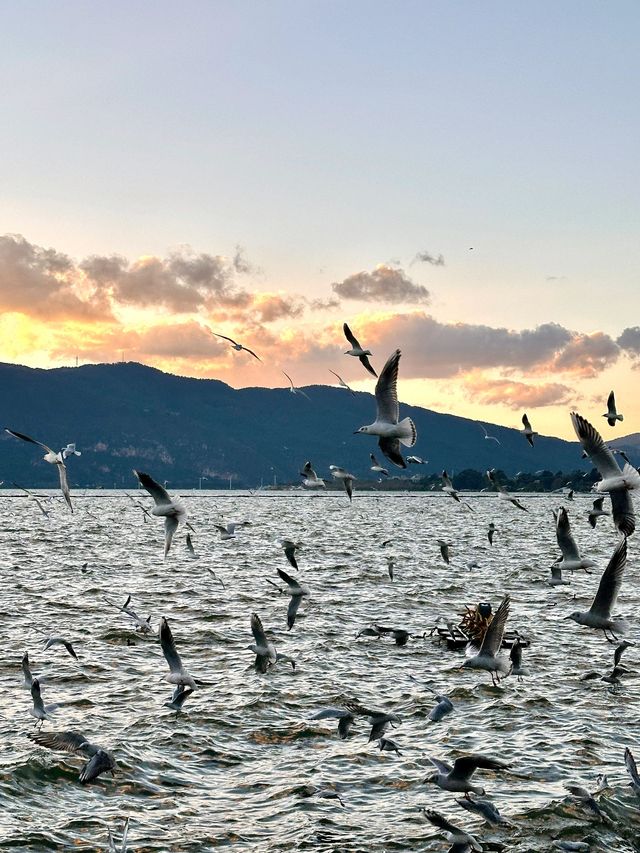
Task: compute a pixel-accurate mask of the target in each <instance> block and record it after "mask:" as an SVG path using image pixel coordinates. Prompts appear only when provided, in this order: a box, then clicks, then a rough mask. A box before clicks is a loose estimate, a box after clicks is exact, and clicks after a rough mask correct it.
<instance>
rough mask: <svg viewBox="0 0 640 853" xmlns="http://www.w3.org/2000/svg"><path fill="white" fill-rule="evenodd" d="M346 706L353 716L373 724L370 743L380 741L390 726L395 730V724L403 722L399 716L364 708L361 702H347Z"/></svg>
mask: <svg viewBox="0 0 640 853" xmlns="http://www.w3.org/2000/svg"><path fill="white" fill-rule="evenodd" d="M344 706H345V708H346V709H347V710H348V711H351V713H352V714H355V715H357V716H362V717H368V718H369V723H370V724H371V732H370V733H369V743H371V742H372V741H374V740H379V739H380V738H381V737H382V735H383V734H384V733H385V731H386V730H387V727H388V726H389V725H391V727H392V728H393V726H394V724H395V725H399V724H400V723H401V722H402V720H401V719H400V717H399V716H398V715H397V714H388V713H387V712H386V711H371V710H369V709H368V708H363V706H362V705H360V703H359V702H355V701H351V700H350V701H348V702H345V703H344Z"/></svg>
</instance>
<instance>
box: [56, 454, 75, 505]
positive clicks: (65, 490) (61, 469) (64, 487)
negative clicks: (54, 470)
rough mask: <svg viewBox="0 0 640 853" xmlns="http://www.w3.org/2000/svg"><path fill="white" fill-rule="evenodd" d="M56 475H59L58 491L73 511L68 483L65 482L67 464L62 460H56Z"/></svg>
mask: <svg viewBox="0 0 640 853" xmlns="http://www.w3.org/2000/svg"><path fill="white" fill-rule="evenodd" d="M58 476H59V477H60V491H61V492H62V494H63V495H64V499H65V501H66V502H67V506H68V507H69V509H70V510H71V512H73V506H72V505H71V494H70V493H69V484H68V482H67V466H66V465H65V464H64V462H58Z"/></svg>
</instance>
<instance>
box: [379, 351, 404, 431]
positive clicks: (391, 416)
mask: <svg viewBox="0 0 640 853" xmlns="http://www.w3.org/2000/svg"><path fill="white" fill-rule="evenodd" d="M399 363H400V350H399V349H397V350H396V351H395V352H394V353H393V354H392V355H390V356H389V358H388V359H387V363H386V364H385V366H384V367H383V368H382V372H381V373H380V376H379V378H378V381H377V382H376V389H375V395H376V405H377V407H378V412H377V416H376V420H378V421H383V422H385V423H390V424H397V423H398V416H399V414H400V408H399V406H398V365H399Z"/></svg>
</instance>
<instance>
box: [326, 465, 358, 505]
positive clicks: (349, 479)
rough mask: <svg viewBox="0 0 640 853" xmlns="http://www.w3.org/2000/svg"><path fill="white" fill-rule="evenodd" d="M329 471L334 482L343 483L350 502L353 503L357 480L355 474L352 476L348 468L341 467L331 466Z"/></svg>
mask: <svg viewBox="0 0 640 853" xmlns="http://www.w3.org/2000/svg"><path fill="white" fill-rule="evenodd" d="M329 470H330V471H331V476H332V477H333V479H334V480H341V481H342V485H343V486H344V490H345V492H346V493H347V497H348V498H349V502H351V501H353V481H354V480H355V479H356V478H355V477H354V476H353V474H350V473H349V472H348V471H347V470H346V468H340V466H339V465H329Z"/></svg>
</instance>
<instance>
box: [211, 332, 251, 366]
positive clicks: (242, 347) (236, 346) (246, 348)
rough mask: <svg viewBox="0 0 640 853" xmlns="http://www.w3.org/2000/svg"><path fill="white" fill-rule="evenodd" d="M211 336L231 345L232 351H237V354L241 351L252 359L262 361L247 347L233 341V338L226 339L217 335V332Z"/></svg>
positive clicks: (224, 336)
mask: <svg viewBox="0 0 640 853" xmlns="http://www.w3.org/2000/svg"><path fill="white" fill-rule="evenodd" d="M213 334H214V335H215V336H216V337H217V338H223V339H224V340H225V341H229V343H230V344H231V345H232V347H233V349H234V350H237V351H238V352H240V351H241V350H244V351H245V352H248V353H249V355H252V356H253V357H254V358H257V359H258V361H262V359H261V358H260V356H259V355H256V354H255V352H254V351H253V350H252V349H249V347H245V346H243V345H242V344H239V343H238V342H237V341H234V340H233V338H228V337H227V336H226V335H219V334H218V333H217V332H214V333H213Z"/></svg>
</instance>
